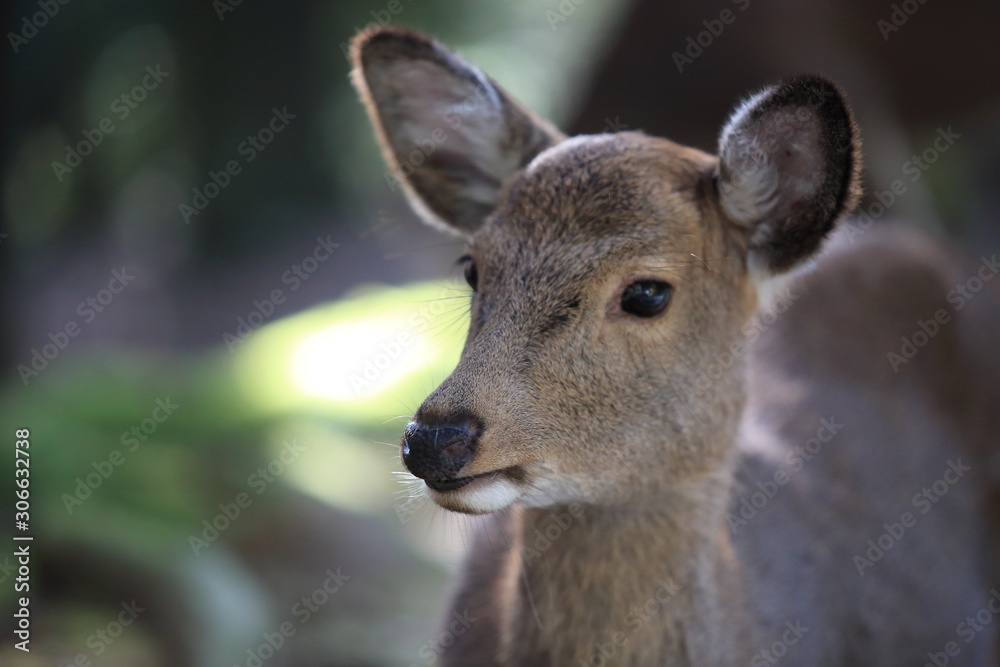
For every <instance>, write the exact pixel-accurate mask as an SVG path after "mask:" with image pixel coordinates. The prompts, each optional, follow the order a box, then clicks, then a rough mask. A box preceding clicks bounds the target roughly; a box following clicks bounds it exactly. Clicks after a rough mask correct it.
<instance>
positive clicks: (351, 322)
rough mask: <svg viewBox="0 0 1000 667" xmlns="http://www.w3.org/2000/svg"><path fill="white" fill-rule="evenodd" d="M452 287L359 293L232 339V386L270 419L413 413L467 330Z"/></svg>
mask: <svg viewBox="0 0 1000 667" xmlns="http://www.w3.org/2000/svg"><path fill="white" fill-rule="evenodd" d="M467 303H468V301H467V297H466V296H465V292H464V290H460V289H458V288H456V287H455V286H454V284H442V283H440V282H435V283H420V284H415V285H410V286H407V287H404V288H389V287H379V288H372V287H369V288H366V289H364V290H363V291H360V292H357V293H355V294H354V295H351V296H349V297H348V298H345V299H342V300H340V301H337V302H334V303H331V304H328V305H324V306H318V307H316V308H313V309H311V310H308V311H306V312H303V313H300V314H297V315H293V316H292V317H287V318H284V319H282V320H279V321H275V322H272V323H268V324H265V325H264V326H262V327H260V328H259V329H255V330H252V331H250V332H249V333H247V332H246V331H245V330H244V331H243V333H242V334H239V330H237V329H236V328H235V326H236V325H235V320H234V325H233V327H234V328H233V329H232V330H231V332H230V333H232V331H237V334H234V336H236V335H242V337H241V338H238V339H237V338H234V340H235V341H236V342H234V343H232V345H233V347H234V351H235V353H236V355H237V359H236V364H235V369H236V373H237V375H238V377H239V379H238V383H239V386H240V387H241V389H242V390H243V391H244V392H245V393H246V395H247V396H246V397H247V398H248V399H249V400H250V401H252V402H253V404H254V405H256V406H258V407H259V408H260V409H261V410H263V411H265V412H268V413H276V412H277V413H280V412H285V411H289V410H291V411H300V410H302V409H303V408H304V406H306V405H309V406H313V407H318V408H321V409H322V411H324V412H328V413H333V414H337V415H339V416H341V417H343V418H345V419H348V420H350V421H364V420H367V419H372V418H379V419H382V420H384V419H386V418H387V417H389V416H394V415H399V414H402V411H405V410H407V409H412V407H413V405H412V404H411V402H419V400H420V399H422V398H423V397H424V396H425V395H426V394H427V392H428V391H430V390H431V389H433V388H434V386H435V385H436V384H437V383H439V382H440V381H441V380H442V379H444V377H445V376H447V374H448V372H450V370H451V369H452V368H453V367H454V366H455V364H456V363H457V361H458V357H459V355H460V353H461V347H462V339H463V338H464V336H465V331H466V329H467V327H468V322H467Z"/></svg>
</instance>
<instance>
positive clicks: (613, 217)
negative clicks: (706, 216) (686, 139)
mask: <svg viewBox="0 0 1000 667" xmlns="http://www.w3.org/2000/svg"><path fill="white" fill-rule="evenodd" d="M715 169H716V160H715V158H714V157H712V156H709V155H706V154H704V153H702V152H700V151H697V150H694V149H690V148H685V147H683V146H679V145H677V144H674V143H673V142H671V141H668V140H666V139H658V138H653V137H647V136H645V135H643V134H640V133H634V132H629V133H620V134H602V135H589V136H580V137H574V138H572V139H568V140H566V141H563V142H561V143H560V144H558V145H556V146H554V147H552V148H549V149H548V150H546V151H544V152H542V153H541V154H540V155H538V157H536V158H535V159H534V160H533V161H532V162H531V163H530V164H529V165H528V166H527V168H526V169H524V170H523V171H521V172H519V173H518V174H517V175H516V176H515V177H514V178H513V179H512V180H511V182H510V183H509V184H508V185H507V187H506V188H505V191H504V194H503V196H502V198H501V203H500V206H499V207H498V209H497V212H496V215H494V216H493V218H492V219H491V220H490V221H489V223H488V224H487V225H485V227H484V231H485V233H486V234H496V233H497V232H500V233H501V234H503V235H505V236H506V235H507V234H511V235H515V236H517V237H519V238H520V239H522V240H525V241H528V240H530V241H533V242H535V243H545V242H546V241H551V240H559V241H560V242H561V243H567V242H569V243H577V242H578V243H592V242H594V241H597V242H601V241H604V240H610V239H612V238H618V239H620V240H634V241H636V242H640V243H641V242H642V241H654V240H658V239H663V238H664V236H665V232H668V231H669V230H672V229H673V230H675V231H681V232H688V233H695V232H697V231H699V230H696V229H681V227H682V226H683V225H692V224H697V223H696V222H695V221H698V220H700V219H701V218H702V217H703V216H702V215H699V214H698V209H699V208H701V207H703V206H705V205H707V201H708V195H709V192H710V188H711V187H712V182H711V179H712V175H713V174H714V172H715ZM487 230H488V231H487ZM601 245H603V244H601Z"/></svg>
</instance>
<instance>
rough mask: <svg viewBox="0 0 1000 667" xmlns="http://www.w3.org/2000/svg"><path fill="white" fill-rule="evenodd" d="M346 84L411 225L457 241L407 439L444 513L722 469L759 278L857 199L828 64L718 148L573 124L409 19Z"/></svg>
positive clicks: (792, 260) (647, 487)
mask: <svg viewBox="0 0 1000 667" xmlns="http://www.w3.org/2000/svg"><path fill="white" fill-rule="evenodd" d="M352 56H353V60H354V67H355V69H354V81H355V84H356V86H357V87H358V89H359V90H360V92H361V95H362V97H363V98H364V101H365V103H366V105H367V109H368V113H369V115H370V116H371V119H372V122H373V123H374V125H375V127H376V128H377V133H378V137H379V140H380V142H381V144H382V147H383V150H384V152H385V157H386V160H387V161H388V163H389V164H390V165H391V167H392V169H393V170H394V173H395V176H396V178H397V179H398V180H399V182H400V183H401V184H402V185H403V187H404V189H405V191H406V194H407V196H408V197H409V200H410V202H411V203H412V205H413V207H414V209H415V210H416V211H417V212H418V214H420V216H421V217H422V218H423V219H424V220H426V221H427V222H428V223H431V224H433V225H435V226H438V227H441V228H443V229H444V230H446V231H448V232H451V233H453V234H456V235H458V236H460V237H462V238H463V239H465V243H466V248H465V252H464V254H463V256H462V258H461V260H460V261H461V263H462V265H463V266H464V269H465V276H466V278H467V280H468V282H469V285H470V287H471V289H472V297H471V326H470V329H469V333H468V338H467V340H466V343H465V348H464V351H463V354H462V358H461V361H460V363H459V364H458V367H457V368H456V369H455V370H454V372H453V373H452V374H451V375H450V377H448V378H447V379H446V380H445V381H444V382H443V383H442V384H441V386H440V387H438V388H437V389H436V390H435V391H434V392H433V393H432V394H431V395H430V396H429V397H428V398H427V399H426V400H425V401H424V403H423V405H421V406H420V408H419V410H418V411H417V413H416V415H415V416H414V418H413V421H412V422H411V423H410V424H409V426H408V427H407V428H406V432H405V434H404V436H403V443H402V455H403V462H404V463H405V465H406V467H407V468H408V469H409V470H410V471H411V472H412V473H413V474H414V475H416V476H417V477H420V478H422V479H423V480H424V481H425V483H426V486H427V488H428V489H429V493H430V495H431V496H432V498H433V499H434V500H435V501H436V502H437V503H438V504H439V505H441V506H442V507H445V508H448V509H452V510H456V511H460V512H470V513H482V512H491V511H495V510H499V509H501V508H504V507H506V506H508V505H510V504H512V503H515V502H517V503H520V504H522V505H526V506H535V507H537V506H550V505H556V504H560V503H567V502H584V503H596V504H604V505H610V504H614V503H619V502H621V501H622V500H623V499H624V498H625V497H626V495H627V496H628V497H630V498H634V497H636V495H637V494H640V495H641V496H643V497H646V496H649V497H654V496H655V494H656V493H657V492H659V491H662V490H663V489H669V488H670V487H671V486H675V485H680V484H683V483H684V482H685V481H687V480H691V479H695V478H698V477H700V476H704V475H706V474H710V473H712V472H713V471H714V470H717V469H719V468H720V466H722V465H723V464H724V462H725V460H726V457H727V455H728V453H729V451H730V449H731V441H732V437H733V433H734V432H735V429H736V425H737V421H738V419H739V415H740V413H741V410H742V406H743V403H744V389H743V380H742V375H741V368H740V364H738V363H736V364H733V366H732V367H731V368H729V369H728V370H727V372H726V373H725V374H723V376H722V377H720V378H718V379H716V380H714V381H713V385H712V391H710V392H707V393H699V394H698V395H697V396H695V395H694V392H692V391H691V387H692V385H693V383H694V381H695V379H696V378H697V377H698V374H699V373H700V372H701V371H700V369H702V368H703V367H705V366H706V365H707V364H709V363H710V362H712V361H713V360H714V359H715V358H716V357H717V355H719V354H720V353H723V352H725V351H726V350H728V349H729V348H730V347H731V346H732V345H733V344H734V343H737V342H738V341H739V340H740V327H741V326H742V325H743V324H744V322H745V321H746V320H747V319H748V318H749V317H750V316H752V314H753V312H754V310H755V309H756V308H757V305H758V289H759V288H760V286H761V285H763V284H764V283H765V282H766V281H767V280H769V279H770V278H771V277H773V276H777V275H781V274H785V273H787V272H789V271H790V270H792V269H794V268H795V267H796V266H798V265H800V264H802V263H803V262H805V261H807V260H808V259H809V258H810V257H811V256H812V255H814V254H815V253H816V252H817V251H818V249H819V248H820V245H821V243H822V241H823V239H824V237H825V236H826V235H827V234H828V232H829V231H830V230H831V229H832V227H833V225H834V223H835V222H836V220H837V218H838V217H840V216H841V215H842V214H844V213H845V212H846V211H847V210H849V209H850V208H851V207H853V206H854V204H855V202H856V200H857V198H858V192H859V186H858V178H859V177H858V172H859V169H860V157H859V148H858V136H857V129H856V127H855V124H854V122H853V119H852V116H851V112H850V110H849V109H848V107H847V105H846V103H845V101H844V98H843V96H842V95H841V93H840V92H839V90H838V89H837V88H836V86H834V85H833V84H832V83H830V82H829V81H827V80H825V79H822V78H816V77H801V78H795V79H790V80H787V81H784V82H782V83H779V84H777V85H774V86H771V87H769V88H766V89H765V90H763V91H761V92H759V93H758V94H756V95H754V96H752V97H751V98H750V99H748V100H747V101H745V102H744V103H743V104H741V105H740V106H739V108H738V109H737V110H736V111H735V113H734V114H733V115H732V117H731V118H730V120H729V121H728V122H727V123H726V124H725V125H724V127H723V129H722V132H721V135H720V141H719V156H718V157H716V156H713V155H710V154H708V153H704V152H701V151H699V150H696V149H693V148H687V147H684V146H680V145H678V144H675V143H673V142H671V141H668V140H666V139H660V138H654V137H649V136H646V135H644V134H642V133H638V132H624V133H615V134H597V135H585V136H578V137H574V138H566V137H564V136H563V135H562V134H561V133H560V132H559V131H558V130H556V129H555V128H554V127H553V126H552V125H550V124H549V123H547V122H545V121H543V120H541V119H539V118H537V117H535V116H534V115H533V114H532V113H531V112H529V111H527V110H526V109H525V108H523V107H522V106H521V105H520V104H518V103H517V102H516V101H514V100H513V99H512V98H511V97H510V96H509V95H508V94H507V93H506V92H504V91H503V90H502V89H501V88H500V87H499V86H498V85H496V84H495V83H494V82H493V81H491V80H490V78H489V77H487V76H486V75H485V74H483V73H482V72H481V71H480V70H478V69H477V68H476V67H474V66H472V65H471V64H469V63H467V62H466V61H464V60H462V59H461V58H460V57H458V56H457V55H455V54H454V53H452V52H450V51H448V50H447V49H445V48H444V47H442V46H441V45H440V44H438V43H436V42H434V41H432V40H430V39H428V38H426V37H423V36H421V35H417V34H414V33H412V32H408V31H403V30H399V29H378V30H374V31H370V32H367V33H364V34H362V35H359V36H358V37H357V38H356V39H355V41H354V44H353V51H352Z"/></svg>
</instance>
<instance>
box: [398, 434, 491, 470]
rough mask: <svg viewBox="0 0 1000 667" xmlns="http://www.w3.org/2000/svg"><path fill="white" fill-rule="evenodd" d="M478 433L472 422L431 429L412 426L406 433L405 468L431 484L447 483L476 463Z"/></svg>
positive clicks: (404, 437)
mask: <svg viewBox="0 0 1000 667" xmlns="http://www.w3.org/2000/svg"><path fill="white" fill-rule="evenodd" d="M474 430H476V429H474V428H473V427H471V426H470V424H469V423H468V422H465V423H459V424H448V425H430V424H421V423H420V422H410V424H409V426H407V427H406V431H404V432H403V464H404V465H406V467H407V469H409V471H410V472H412V473H413V474H414V475H416V476H417V477H420V478H421V479H425V480H427V481H429V482H432V483H433V482H447V481H450V480H453V479H455V478H456V477H457V475H458V471H459V470H461V469H462V467H463V466H465V464H466V463H468V462H469V461H470V460H471V459H472V455H473V453H474V451H475V440H476V438H475V434H474V433H473V431H474Z"/></svg>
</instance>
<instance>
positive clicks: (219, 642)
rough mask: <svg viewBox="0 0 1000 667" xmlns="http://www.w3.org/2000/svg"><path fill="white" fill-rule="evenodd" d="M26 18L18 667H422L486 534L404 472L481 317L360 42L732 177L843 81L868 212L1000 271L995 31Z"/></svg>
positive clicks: (910, 25)
mask: <svg viewBox="0 0 1000 667" xmlns="http://www.w3.org/2000/svg"><path fill="white" fill-rule="evenodd" d="M6 7H7V11H6V12H5V13H4V24H3V25H4V28H5V32H6V33H7V35H6V41H7V44H6V45H5V47H6V52H5V57H6V62H7V64H6V66H5V68H4V75H5V88H6V91H7V93H6V96H5V99H6V102H5V106H4V109H5V124H4V139H5V141H4V146H3V156H2V158H3V166H4V169H3V191H2V197H3V216H2V219H3V228H2V231H0V359H2V361H3V371H4V372H3V376H2V377H0V424H2V429H0V434H2V438H0V443H2V449H3V451H5V452H6V454H3V455H2V456H0V460H2V461H3V463H2V465H0V495H2V497H3V503H2V504H0V510H2V511H3V514H2V515H0V607H2V608H3V609H4V614H3V618H4V621H3V622H0V626H2V631H3V634H2V639H0V664H4V665H23V666H25V667H28V666H32V667H34V666H36V665H37V666H42V665H44V666H46V667H48V666H52V665H60V666H61V665H70V664H73V665H87V664H93V665H129V666H139V667H147V666H148V667H153V666H159V665H172V666H177V665H191V666H196V667H200V666H202V665H204V666H206V667H208V666H228V665H246V666H248V667H249V666H251V665H270V666H279V665H285V666H295V667H299V666H303V667H306V666H308V667H311V666H328V667H333V666H341V665H426V664H433V662H434V658H435V655H436V652H437V651H436V648H437V646H438V644H437V642H438V641H439V634H438V626H439V624H440V619H441V616H442V614H443V609H444V603H445V600H446V597H447V594H448V590H449V589H448V586H449V584H448V581H449V577H450V574H451V572H453V571H454V569H455V567H456V563H457V562H458V561H459V560H460V558H461V555H462V553H463V549H464V540H463V536H464V535H465V534H466V532H467V530H468V529H469V525H468V523H463V521H462V520H461V518H459V517H455V516H446V515H444V514H443V513H442V512H441V511H440V510H437V509H436V508H433V507H431V506H429V504H428V503H427V502H426V501H424V500H422V499H421V498H420V497H419V495H417V494H416V491H415V489H414V487H413V486H412V485H407V484H406V483H405V481H404V480H405V476H401V475H400V474H399V473H400V471H401V465H400V463H399V462H398V454H397V450H396V444H395V443H397V442H398V438H399V434H400V432H401V431H402V428H403V425H404V424H405V421H406V417H407V415H409V414H410V413H411V412H412V411H413V410H414V409H415V408H416V407H417V405H418V404H419V402H420V400H421V399H422V398H423V397H424V396H425V395H426V393H427V392H428V391H430V390H431V389H433V387H434V386H435V385H436V384H437V383H438V382H439V381H440V380H441V379H443V378H444V377H445V376H446V375H447V373H448V371H449V369H450V367H451V366H452V365H453V364H454V363H455V360H456V358H457V355H458V351H459V349H460V346H461V343H462V340H463V337H464V329H465V316H466V300H467V290H466V288H464V287H463V285H462V284H461V281H460V280H459V276H458V275H457V272H456V270H455V269H454V268H453V262H454V260H455V258H456V257H457V256H458V255H459V254H460V244H459V243H457V242H456V241H454V240H452V239H448V238H446V237H443V236H440V235H438V234H436V233H435V232H433V231H432V230H429V229H425V228H424V227H423V226H422V225H420V224H419V223H418V222H417V220H416V218H415V216H414V215H413V214H412V213H411V212H410V211H409V210H408V209H407V207H406V205H405V202H404V201H403V199H402V197H401V195H400V193H399V192H398V191H394V190H393V189H392V188H391V187H390V183H389V181H388V180H387V178H386V174H385V168H384V165H383V164H382V163H381V162H380V158H379V154H378V151H377V148H376V145H375V143H374V140H373V138H372V134H371V131H370V128H369V126H368V124H367V121H366V119H365V118H364V115H363V110H362V108H361V106H360V105H359V104H358V102H357V100H356V96H355V95H354V92H353V90H352V89H351V87H350V84H349V81H348V69H349V67H348V62H347V58H346V54H345V48H346V43H347V41H348V40H349V39H350V37H351V36H352V35H353V34H355V33H356V32H357V31H358V30H360V29H362V28H364V27H365V26H366V25H369V24H372V23H376V24H385V23H390V22H391V23H395V24H399V25H405V26H409V27H412V28H415V29H418V30H422V31H425V32H428V33H430V34H432V35H434V36H436V37H438V38H439V39H441V40H442V41H444V42H445V43H447V44H449V45H451V46H452V47H454V48H456V49H457V50H459V51H460V52H461V53H462V54H463V55H464V56H465V57H466V58H468V59H469V60H471V61H473V62H474V63H476V64H478V65H480V66H481V67H482V68H483V69H484V70H485V71H487V72H488V73H490V74H491V75H492V76H493V77H494V78H495V79H496V80H497V81H499V82H500V83H501V84H502V85H503V86H505V87H506V88H507V89H508V90H510V91H511V92H512V93H513V94H514V95H515V96H517V97H519V98H520V99H522V100H523V101H525V102H526V103H527V104H528V105H529V106H531V107H532V108H534V109H536V110H537V111H539V112H540V113H541V114H543V115H545V116H548V117H549V118H551V119H553V120H554V121H555V122H556V123H557V124H559V125H560V126H561V127H563V128H564V129H566V130H567V131H570V132H574V133H579V132H605V131H619V130H644V131H646V132H648V133H651V134H660V135H664V136H668V137H670V138H672V139H674V140H676V141H678V142H682V143H687V144H691V145H695V146H698V147H700V148H704V149H706V150H710V151H712V150H714V145H715V137H716V135H717V132H718V128H719V127H720V126H721V124H722V122H723V121H724V119H725V117H726V114H727V113H728V111H729V110H730V109H731V108H732V106H733V104H734V103H735V102H736V101H737V100H738V99H739V98H740V97H741V96H742V95H745V94H746V93H748V92H750V91H752V90H754V89H755V88H757V87H759V86H760V85H762V84H764V83H767V82H769V81H773V80H775V79H777V78H780V77H781V76H784V75H788V74H792V73H796V72H818V73H823V74H826V75H828V76H831V77H833V78H835V79H836V80H837V81H839V82H840V83H841V84H842V86H843V87H844V88H845V90H846V91H847V93H848V95H849V96H850V97H851V99H852V100H853V101H854V104H855V107H856V111H857V114H858V119H859V122H860V124H861V127H862V133H863V137H864V140H865V152H866V160H867V169H868V172H867V177H866V178H867V191H868V195H867V196H866V199H865V202H864V204H863V205H862V210H861V212H862V213H863V214H868V215H870V217H871V218H872V219H876V223H875V224H880V223H881V221H882V220H885V219H889V218H901V219H906V220H907V221H908V223H909V224H912V225H915V226H919V227H923V228H925V229H929V230H932V231H933V232H934V233H936V234H940V235H942V236H946V237H949V238H950V239H952V241H953V242H954V243H955V244H956V245H958V246H960V247H964V248H965V249H966V250H967V251H968V252H970V253H979V254H990V253H992V252H996V251H997V249H998V248H1000V226H998V224H997V221H998V220H1000V194H998V192H1000V190H998V188H997V187H996V183H997V182H1000V40H997V39H996V26H997V25H998V24H1000V6H998V5H997V4H996V3H995V2H988V1H986V0H982V1H980V0H969V1H967V2H963V3H944V2H923V3H921V2H920V1H919V0H904V1H902V2H895V3H890V2H867V1H864V0H843V1H840V2H834V1H833V0H830V1H823V0H809V1H807V2H802V1H798V0H797V1H793V0H775V1H772V2H768V3H766V4H765V3H763V2H758V1H757V0H738V1H734V0H709V1H707V2H688V3H667V2H662V1H661V0H463V1H454V2H447V3H444V2H431V1H430V0H376V1H371V2H368V1H361V0H350V1H344V2H318V1H316V0H306V1H303V2H295V3H279V2H266V3H265V2H238V0H215V1H211V0H203V1H200V2H188V1H179V0H171V1H166V0H149V1H146V2H141V3H138V2H124V1H123V0H118V1H115V0H103V1H102V0H74V1H72V2H69V1H67V2H66V3H65V4H61V3H60V2H58V1H57V0H34V1H18V2H12V3H8V4H7V5H6ZM942 133H945V134H947V135H948V136H951V137H955V135H957V138H954V139H953V140H952V141H950V142H949V143H948V146H947V148H946V149H945V150H939V149H940V146H941V145H942V144H941V143H940V142H939V144H938V148H934V142H935V139H936V138H937V137H939V136H942ZM931 149H933V150H931ZM928 151H930V152H928ZM914 156H922V159H923V162H922V163H921V164H922V166H916V167H915V165H916V163H915V162H914V161H913V157H914ZM931 158H932V159H933V160H931ZM233 165H235V166H233ZM227 167H228V168H229V171H226V170H227ZM914 168H916V169H917V170H918V171H914ZM898 180H902V181H904V182H905V188H904V192H903V193H902V194H894V195H893V196H892V200H891V203H888V204H887V202H888V201H889V195H888V194H886V193H887V192H891V187H892V183H893V182H894V181H898ZM879 204H881V207H880V206H879ZM185 207H188V208H185ZM19 428H27V429H30V432H31V445H32V446H31V450H30V452H31V459H30V460H31V465H32V467H31V469H30V470H31V477H30V479H31V501H30V502H31V509H30V513H31V521H30V527H29V529H28V531H26V532H25V533H21V532H20V531H17V530H16V529H15V526H14V521H13V518H14V517H13V513H14V507H13V500H14V491H15V486H14V464H13V460H14V453H13V452H14V440H15V436H14V433H15V430H16V429H19ZM15 533H18V534H31V535H33V536H34V542H33V543H32V547H31V549H32V554H33V557H32V561H31V575H30V576H31V579H30V585H31V596H32V597H31V614H32V637H31V649H32V650H31V653H30V654H28V653H23V652H21V651H18V650H16V649H15V648H14V647H13V644H14V640H13V634H12V633H13V630H14V623H13V619H12V616H11V613H12V612H13V610H14V608H15V592H14V585H15V579H16V576H17V573H16V563H15V561H14V559H13V556H12V554H13V549H14V543H13V541H12V540H11V537H12V536H13V535H14V534H15ZM283 628H284V631H283V630H282V629H283Z"/></svg>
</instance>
